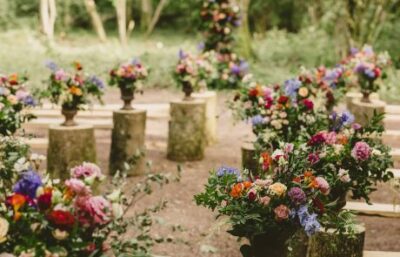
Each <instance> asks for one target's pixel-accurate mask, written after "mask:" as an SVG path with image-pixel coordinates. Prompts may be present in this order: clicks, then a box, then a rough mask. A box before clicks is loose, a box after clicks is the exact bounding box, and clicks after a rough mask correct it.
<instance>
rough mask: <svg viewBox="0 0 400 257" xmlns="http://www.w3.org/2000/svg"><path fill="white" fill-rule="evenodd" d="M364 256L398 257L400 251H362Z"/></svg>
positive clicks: (399, 256)
mask: <svg viewBox="0 0 400 257" xmlns="http://www.w3.org/2000/svg"><path fill="white" fill-rule="evenodd" d="M364 257H400V252H382V251H364Z"/></svg>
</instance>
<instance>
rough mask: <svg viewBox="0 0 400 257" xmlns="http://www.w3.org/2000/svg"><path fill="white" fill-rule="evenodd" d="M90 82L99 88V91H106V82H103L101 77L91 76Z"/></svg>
mask: <svg viewBox="0 0 400 257" xmlns="http://www.w3.org/2000/svg"><path fill="white" fill-rule="evenodd" d="M89 81H90V82H91V83H92V84H94V85H95V86H96V87H98V88H99V89H104V87H105V86H104V82H103V80H101V79H100V78H99V77H97V76H94V75H93V76H91V77H90V78H89Z"/></svg>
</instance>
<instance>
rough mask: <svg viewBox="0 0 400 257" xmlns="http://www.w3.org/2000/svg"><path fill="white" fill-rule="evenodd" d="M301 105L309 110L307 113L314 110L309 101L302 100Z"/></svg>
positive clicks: (312, 104)
mask: <svg viewBox="0 0 400 257" xmlns="http://www.w3.org/2000/svg"><path fill="white" fill-rule="evenodd" d="M303 104H304V106H305V107H306V108H307V110H309V111H311V110H312V109H314V103H313V102H312V101H311V100H310V99H304V100H303Z"/></svg>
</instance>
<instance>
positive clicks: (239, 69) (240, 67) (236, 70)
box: [231, 60, 249, 76]
mask: <svg viewBox="0 0 400 257" xmlns="http://www.w3.org/2000/svg"><path fill="white" fill-rule="evenodd" d="M248 69H249V64H248V63H247V62H245V61H243V60H242V61H240V62H239V64H234V65H233V66H232V67H231V73H232V74H234V75H237V76H239V75H241V74H245V73H247V71H248Z"/></svg>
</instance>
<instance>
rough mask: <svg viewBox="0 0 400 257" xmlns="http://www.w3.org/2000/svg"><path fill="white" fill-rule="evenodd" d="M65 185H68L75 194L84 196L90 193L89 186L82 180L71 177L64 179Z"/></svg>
mask: <svg viewBox="0 0 400 257" xmlns="http://www.w3.org/2000/svg"><path fill="white" fill-rule="evenodd" d="M65 185H66V186H67V187H68V189H70V190H71V191H72V192H74V193H75V194H77V195H81V196H84V195H90V194H91V190H90V188H89V187H88V186H87V185H85V183H84V182H83V181H82V180H79V179H76V178H71V179H68V180H66V181H65Z"/></svg>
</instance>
